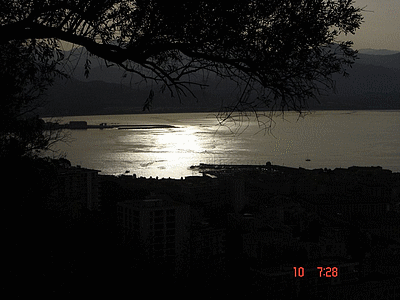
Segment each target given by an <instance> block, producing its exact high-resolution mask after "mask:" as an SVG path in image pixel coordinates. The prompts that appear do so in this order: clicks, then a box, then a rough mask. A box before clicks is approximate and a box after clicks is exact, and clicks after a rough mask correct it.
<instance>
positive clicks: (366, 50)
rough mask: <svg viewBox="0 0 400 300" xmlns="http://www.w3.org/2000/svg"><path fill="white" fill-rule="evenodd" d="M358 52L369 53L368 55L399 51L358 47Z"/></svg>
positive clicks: (388, 53)
mask: <svg viewBox="0 0 400 300" xmlns="http://www.w3.org/2000/svg"><path fill="white" fill-rule="evenodd" d="M358 52H359V53H363V54H370V55H391V54H396V53H399V52H400V51H393V50H387V49H371V48H366V49H359V50H358Z"/></svg>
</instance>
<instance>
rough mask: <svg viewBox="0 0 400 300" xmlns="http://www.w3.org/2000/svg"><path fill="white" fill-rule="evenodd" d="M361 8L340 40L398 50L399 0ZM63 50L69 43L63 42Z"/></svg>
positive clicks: (367, 2)
mask: <svg viewBox="0 0 400 300" xmlns="http://www.w3.org/2000/svg"><path fill="white" fill-rule="evenodd" d="M354 6H356V7H360V8H363V7H365V8H364V9H365V11H364V12H363V17H364V21H363V23H362V24H361V27H360V29H359V30H357V31H356V33H355V34H354V35H352V34H350V35H348V36H347V37H343V38H341V39H340V40H351V41H353V42H354V46H353V48H354V49H366V48H372V49H388V50H394V51H400V0H354ZM64 47H65V50H69V49H70V45H68V44H67V43H65V44H64Z"/></svg>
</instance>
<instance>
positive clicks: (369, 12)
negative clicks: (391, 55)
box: [346, 0, 400, 51]
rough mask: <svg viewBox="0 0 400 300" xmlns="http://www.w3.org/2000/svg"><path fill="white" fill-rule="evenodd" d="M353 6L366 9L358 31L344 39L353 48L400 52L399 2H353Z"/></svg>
mask: <svg viewBox="0 0 400 300" xmlns="http://www.w3.org/2000/svg"><path fill="white" fill-rule="evenodd" d="M354 5H355V6H356V7H361V8H362V7H365V6H366V7H365V12H363V17H364V22H363V23H362V24H361V27H360V29H359V30H357V31H356V34H355V35H348V36H347V38H346V40H347V39H349V40H352V41H353V42H354V47H353V48H355V49H365V48H372V49H388V50H395V51H400V0H354Z"/></svg>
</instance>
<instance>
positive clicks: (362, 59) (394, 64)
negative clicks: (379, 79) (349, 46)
mask: <svg viewBox="0 0 400 300" xmlns="http://www.w3.org/2000/svg"><path fill="white" fill-rule="evenodd" d="M357 63H359V64H364V65H374V66H381V67H385V68H388V69H398V70H400V53H396V54H390V55H370V54H363V53H359V54H358V60H357Z"/></svg>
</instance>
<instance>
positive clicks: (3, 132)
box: [0, 40, 62, 160]
mask: <svg viewBox="0 0 400 300" xmlns="http://www.w3.org/2000/svg"><path fill="white" fill-rule="evenodd" d="M61 60H62V54H61V53H60V52H57V51H54V47H53V46H52V45H50V44H47V43H45V42H44V41H36V40H28V41H20V40H14V41H7V42H4V43H1V44H0V82H1V83H2V89H1V96H0V97H1V103H0V108H1V109H0V158H2V159H5V160H9V159H11V158H14V159H15V158H21V157H24V156H33V155H34V154H35V153H36V152H37V151H39V150H46V149H48V148H49V146H50V145H51V144H52V142H53V141H55V140H58V139H60V138H61V134H60V132H59V131H57V130H45V129H46V128H45V123H44V121H42V120H40V119H39V118H38V116H36V115H35V110H36V109H37V108H38V107H40V106H41V105H42V104H43V100H42V98H41V96H42V95H43V93H44V92H45V90H46V88H47V87H48V86H49V85H50V84H51V83H52V82H53V80H54V78H55V76H56V75H62V73H61V72H60V71H58V70H57V65H58V63H59V62H60V61H61Z"/></svg>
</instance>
